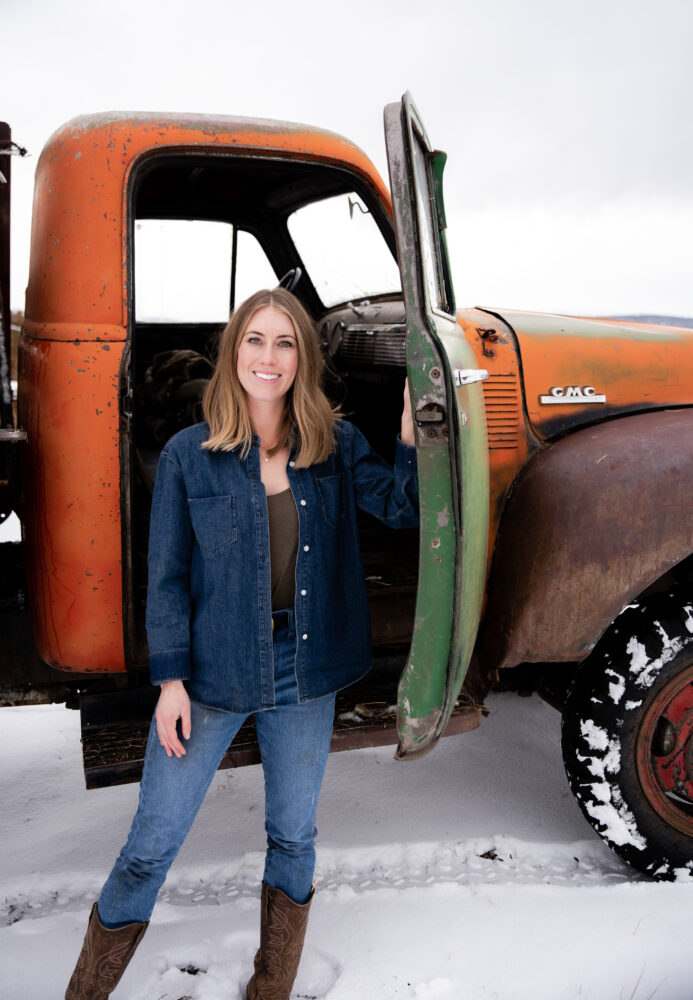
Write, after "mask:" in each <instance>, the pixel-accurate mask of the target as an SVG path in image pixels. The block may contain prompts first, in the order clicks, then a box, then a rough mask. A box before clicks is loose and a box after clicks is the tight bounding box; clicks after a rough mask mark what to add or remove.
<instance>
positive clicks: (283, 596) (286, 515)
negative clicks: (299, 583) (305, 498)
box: [267, 489, 298, 611]
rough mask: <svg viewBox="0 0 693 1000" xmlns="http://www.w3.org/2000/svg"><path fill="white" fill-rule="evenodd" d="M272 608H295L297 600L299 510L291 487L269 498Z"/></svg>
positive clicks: (273, 609)
mask: <svg viewBox="0 0 693 1000" xmlns="http://www.w3.org/2000/svg"><path fill="white" fill-rule="evenodd" d="M267 514H268V518H269V537H270V566H271V573H272V611H282V610H283V609H284V608H293V606H294V601H295V599H296V554H297V552H298V513H297V511H296V504H295V503H294V497H293V493H292V492H291V490H290V489H287V490H282V492H281V493H274V494H273V495H272V496H269V497H267Z"/></svg>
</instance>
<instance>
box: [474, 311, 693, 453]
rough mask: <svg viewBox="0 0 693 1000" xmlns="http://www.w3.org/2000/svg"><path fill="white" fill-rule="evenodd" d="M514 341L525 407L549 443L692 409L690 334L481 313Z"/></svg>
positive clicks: (605, 321)
mask: <svg viewBox="0 0 693 1000" xmlns="http://www.w3.org/2000/svg"><path fill="white" fill-rule="evenodd" d="M484 311H485V312H489V313H491V314H492V315H494V316H497V317H499V318H500V319H502V320H503V321H504V322H505V323H506V324H507V325H508V326H509V327H510V328H511V329H512V330H513V332H514V333H515V336H516V337H517V342H518V345H519V349H520V357H521V360H522V380H523V385H524V391H525V406H526V408H527V415H528V418H529V421H530V424H531V426H532V428H533V430H534V432H535V433H536V434H537V435H538V436H539V437H542V438H545V439H548V438H553V437H556V436H559V435H561V434H565V433H566V432H567V431H569V430H572V429H573V428H576V427H579V426H582V425H585V424H589V423H595V422H597V421H602V420H604V419H607V418H609V417H612V416H616V415H618V414H622V413H635V412H639V411H643V410H650V409H662V408H666V407H669V406H691V405H693V330H691V329H686V328H685V327H674V326H655V325H653V324H649V323H636V322H625V321H622V320H608V319H585V318H581V317H577V316H554V315H549V314H542V313H526V312H516V311H513V310H507V309H502V310H498V309H485V310H484Z"/></svg>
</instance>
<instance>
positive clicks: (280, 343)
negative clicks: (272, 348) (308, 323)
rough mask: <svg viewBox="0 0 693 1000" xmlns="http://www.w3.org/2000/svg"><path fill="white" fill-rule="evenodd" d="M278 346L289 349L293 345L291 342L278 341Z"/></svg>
mask: <svg viewBox="0 0 693 1000" xmlns="http://www.w3.org/2000/svg"><path fill="white" fill-rule="evenodd" d="M279 346H280V347H290V348H292V347H294V346H295V345H294V342H293V340H280V341H279Z"/></svg>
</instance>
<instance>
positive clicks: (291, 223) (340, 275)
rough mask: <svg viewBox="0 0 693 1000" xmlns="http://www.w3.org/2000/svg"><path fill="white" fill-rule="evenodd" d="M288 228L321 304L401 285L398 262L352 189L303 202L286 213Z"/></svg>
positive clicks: (382, 292)
mask: <svg viewBox="0 0 693 1000" xmlns="http://www.w3.org/2000/svg"><path fill="white" fill-rule="evenodd" d="M288 228H289V232H290V234H291V238H292V239H293V241H294V243H295V245H296V249H297V250H298V252H299V254H300V255H301V258H302V260H303V263H304V264H305V266H306V269H307V270H308V273H309V274H310V277H311V280H312V282H313V285H314V286H315V290H316V291H317V293H318V295H319V296H320V298H321V299H322V301H323V303H324V304H325V305H326V306H333V305H336V304H337V303H339V302H348V301H349V300H350V299H363V298H368V297H369V296H372V295H382V294H385V293H388V292H389V293H397V292H399V291H400V276H399V269H398V267H397V263H396V261H395V259H394V258H393V256H392V254H391V253H390V250H389V248H388V246H387V243H386V242H385V240H384V239H383V236H382V233H381V232H380V230H379V229H378V226H377V224H376V222H375V220H374V218H373V216H372V215H371V213H370V211H369V209H368V208H367V207H366V206H365V205H364V203H363V201H362V200H361V199H360V198H359V197H358V196H357V195H355V194H342V195H337V196H336V197H333V198H324V199H323V200H321V201H315V202H312V203H311V204H310V205H304V206H303V207H302V208H299V209H298V210H297V211H295V212H294V213H293V214H292V215H290V216H289V219H288Z"/></svg>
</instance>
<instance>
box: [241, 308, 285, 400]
mask: <svg viewBox="0 0 693 1000" xmlns="http://www.w3.org/2000/svg"><path fill="white" fill-rule="evenodd" d="M297 368H298V345H297V343H296V333H295V332H294V325H293V323H292V322H291V320H290V319H289V317H288V316H287V315H286V313H284V312H282V311H281V310H279V309H275V308H274V306H263V307H262V309H258V310H257V312H255V313H253V315H252V316H251V317H250V319H249V320H248V325H247V326H246V328H245V331H244V332H243V336H242V337H241V342H240V344H239V345H238V358H237V361H236V370H237V372H238V378H239V379H240V382H241V385H242V386H243V388H244V389H245V391H246V393H247V394H248V396H249V397H250V398H251V399H255V400H258V401H262V402H272V401H274V400H279V399H282V398H283V397H284V396H285V395H286V393H287V392H288V391H289V389H290V388H291V386H292V385H293V382H294V379H295V377H296V370H297Z"/></svg>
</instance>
